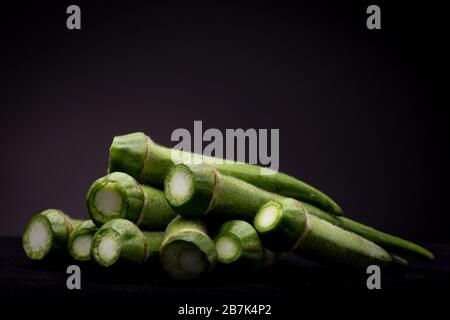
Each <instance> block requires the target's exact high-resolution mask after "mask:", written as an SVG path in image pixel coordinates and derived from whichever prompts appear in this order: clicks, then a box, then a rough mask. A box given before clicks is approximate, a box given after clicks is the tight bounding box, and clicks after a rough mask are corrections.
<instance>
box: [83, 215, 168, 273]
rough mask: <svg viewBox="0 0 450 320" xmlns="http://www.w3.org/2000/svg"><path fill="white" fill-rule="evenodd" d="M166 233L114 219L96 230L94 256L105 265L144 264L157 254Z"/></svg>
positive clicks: (93, 243) (93, 246)
mask: <svg viewBox="0 0 450 320" xmlns="http://www.w3.org/2000/svg"><path fill="white" fill-rule="evenodd" d="M163 237H164V233H163V232H145V231H144V232H143V231H141V230H140V229H139V228H138V227H137V226H136V225H135V224H134V223H132V222H131V221H128V220H125V219H113V220H110V221H108V222H107V223H105V224H104V225H103V226H102V227H101V228H100V229H99V230H98V231H97V233H96V234H95V236H94V239H93V241H92V250H91V253H92V257H93V258H94V261H95V262H97V263H98V264H99V265H101V266H104V267H110V266H112V265H116V264H118V263H124V264H143V263H145V262H146V261H147V260H149V259H150V258H154V257H156V256H157V254H158V252H159V248H160V245H161V241H162V239H163Z"/></svg>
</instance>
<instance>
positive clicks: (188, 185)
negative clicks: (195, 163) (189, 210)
mask: <svg viewBox="0 0 450 320" xmlns="http://www.w3.org/2000/svg"><path fill="white" fill-rule="evenodd" d="M167 189H168V193H167V194H168V195H169V196H170V200H171V203H172V204H174V205H181V204H183V203H185V202H186V201H187V200H188V199H189V198H190V197H191V196H192V193H193V177H192V173H191V172H190V171H189V169H188V167H187V166H185V165H180V166H177V167H176V168H175V169H174V170H172V171H171V172H170V174H169V178H168V180H167Z"/></svg>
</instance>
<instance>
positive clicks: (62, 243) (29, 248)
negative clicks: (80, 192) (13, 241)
mask: <svg viewBox="0 0 450 320" xmlns="http://www.w3.org/2000/svg"><path fill="white" fill-rule="evenodd" d="M80 222H81V221H79V220H74V219H71V218H69V217H68V216H67V215H65V214H64V213H63V212H62V211H61V210H57V209H47V210H45V211H42V212H41V213H38V214H37V215H35V216H34V217H32V218H31V220H30V221H29V222H28V224H27V225H26V227H25V231H24V233H23V236H22V247H23V250H24V251H25V254H26V255H27V257H28V258H30V259H31V260H41V259H43V258H45V257H46V256H47V255H49V254H51V253H53V252H58V251H59V252H60V251H62V250H63V249H65V248H66V244H67V240H68V238H69V235H70V233H71V232H72V230H73V229H74V227H76V226H77V225H78V224H79V223H80Z"/></svg>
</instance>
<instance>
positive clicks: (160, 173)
mask: <svg viewBox="0 0 450 320" xmlns="http://www.w3.org/2000/svg"><path fill="white" fill-rule="evenodd" d="M174 161H175V162H174ZM183 161H186V162H189V163H190V164H193V163H199V162H203V163H208V164H211V165H213V166H214V167H215V168H216V169H217V170H218V171H219V172H221V173H223V174H226V175H228V176H233V177H235V178H239V179H241V180H244V181H246V182H248V183H251V184H253V185H255V186H258V187H260V188H262V189H265V190H267V191H270V192H274V193H278V194H281V195H283V196H285V197H291V198H296V199H298V200H301V201H305V202H309V203H311V204H314V205H315V206H317V207H319V208H322V209H323V210H325V211H327V212H330V213H332V214H336V215H341V214H342V209H341V208H340V207H339V205H338V204H336V203H335V202H334V201H333V200H332V199H331V198H330V197H328V196H327V195H325V194H324V193H323V192H321V191H319V190H318V189H316V188H314V187H312V186H310V185H308V184H306V183H305V182H303V181H301V180H298V179H296V178H294V177H291V176H289V175H287V174H284V173H281V172H275V171H273V170H269V169H267V168H262V167H260V166H257V165H252V164H247V163H242V162H235V161H230V160H223V159H220V158H214V157H207V156H201V155H198V154H194V153H190V152H184V151H180V150H174V149H170V148H166V147H163V146H160V145H158V144H156V143H155V142H153V141H152V139H150V137H148V136H146V135H145V134H144V133H142V132H135V133H131V134H127V135H122V136H116V137H114V140H113V142H112V144H111V147H110V150H109V167H108V172H116V171H119V172H125V173H128V174H129V175H131V176H133V177H135V178H136V179H137V180H138V181H139V182H141V183H144V184H148V185H152V186H156V187H162V186H163V183H164V179H165V177H166V175H167V173H168V172H169V170H170V169H171V167H172V166H173V165H174V164H175V163H178V162H183ZM262 170H265V171H266V172H265V173H264V174H261V173H262ZM269 171H270V174H267V173H269Z"/></svg>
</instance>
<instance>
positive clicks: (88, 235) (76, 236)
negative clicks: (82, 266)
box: [67, 220, 98, 261]
mask: <svg viewBox="0 0 450 320" xmlns="http://www.w3.org/2000/svg"><path fill="white" fill-rule="evenodd" d="M97 230H98V228H97V226H96V225H95V224H94V223H93V222H92V220H86V221H83V222H81V223H80V224H78V225H77V226H76V227H75V228H74V229H73V231H72V233H71V234H70V237H69V241H68V243H67V249H68V250H69V253H70V255H71V256H72V257H73V258H74V259H75V260H79V261H88V260H90V259H91V245H92V239H93V238H94V234H95V233H96V232H97Z"/></svg>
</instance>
